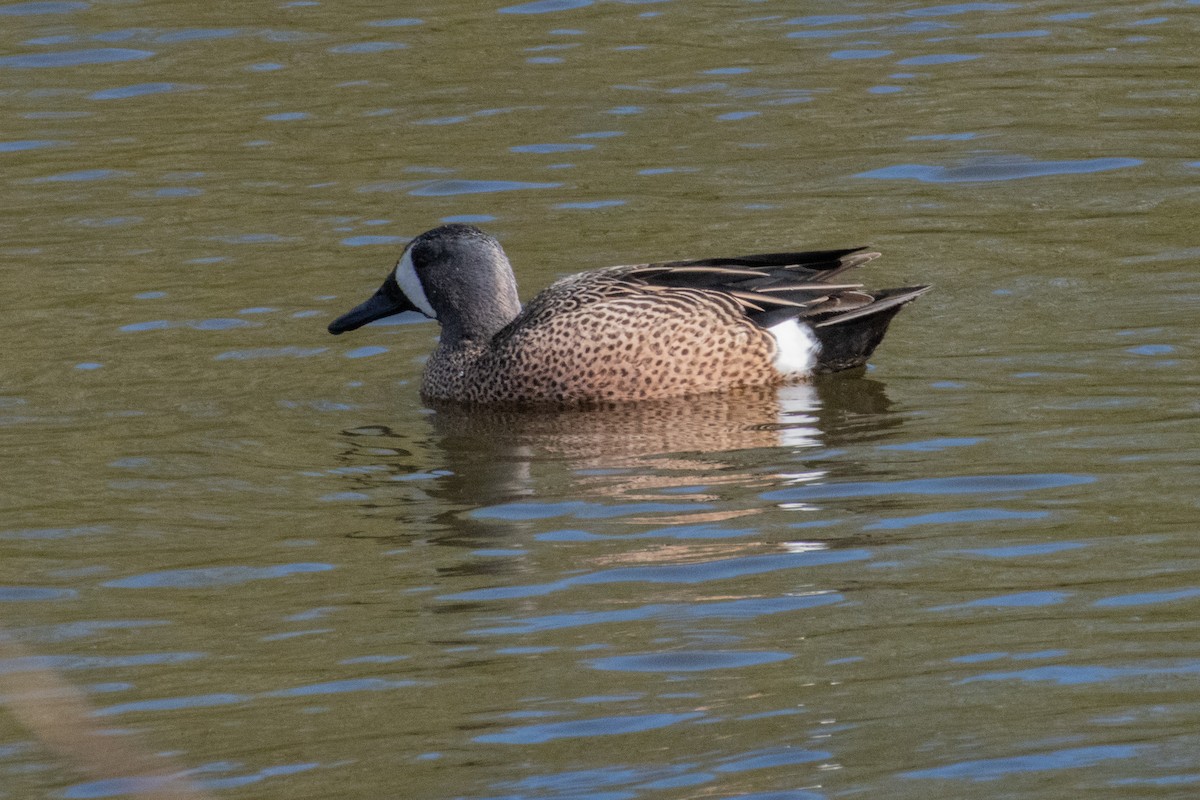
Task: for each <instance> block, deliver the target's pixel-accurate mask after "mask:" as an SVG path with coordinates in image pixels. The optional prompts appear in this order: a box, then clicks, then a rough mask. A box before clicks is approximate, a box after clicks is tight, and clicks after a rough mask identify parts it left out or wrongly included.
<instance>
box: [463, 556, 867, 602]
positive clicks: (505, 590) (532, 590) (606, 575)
mask: <svg viewBox="0 0 1200 800" xmlns="http://www.w3.org/2000/svg"><path fill="white" fill-rule="evenodd" d="M870 557H871V555H870V553H869V552H868V551H866V550H837V551H808V552H802V553H773V554H771V555H765V556H747V557H745V558H728V559H721V560H719V561H703V562H699V563H695V564H672V565H667V566H656V567H624V568H621V569H611V570H602V571H600V572H591V573H587V574H584V575H573V576H571V577H570V578H563V579H562V580H558V581H553V582H551V583H543V584H532V585H528V586H504V587H496V588H492V589H476V590H473V591H468V592H459V593H457V594H449V595H442V597H441V598H440V599H442V600H509V599H514V598H522V597H538V596H541V595H547V594H551V593H553V592H559V591H563V590H564V589H569V588H571V587H573V586H592V585H596V584H608V583H685V584H686V583H705V582H708V581H716V580H724V579H726V578H735V577H741V576H745V575H758V574H761V573H765V572H775V571H778V570H785V569H797V568H800V567H816V566H824V565H827V564H845V563H847V562H851V561H864V560H866V559H868V558H870Z"/></svg>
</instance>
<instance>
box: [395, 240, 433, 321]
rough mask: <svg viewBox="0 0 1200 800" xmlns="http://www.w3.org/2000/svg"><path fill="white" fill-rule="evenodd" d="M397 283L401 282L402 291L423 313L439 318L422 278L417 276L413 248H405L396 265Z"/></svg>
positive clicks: (431, 317)
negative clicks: (413, 260) (426, 294)
mask: <svg viewBox="0 0 1200 800" xmlns="http://www.w3.org/2000/svg"><path fill="white" fill-rule="evenodd" d="M396 283H398V284H400V291H402V292H404V296H405V297H407V298H408V299H409V300H412V304H413V305H414V306H416V307H417V308H418V309H419V310H420V311H421V313H422V314H424V315H425V316H427V317H429V318H430V319H437V313H436V312H434V310H433V306H431V305H429V298H428V297H426V296H425V287H424V286H422V285H421V279H420V278H419V277H417V270H416V269H415V268H414V267H413V263H412V251H411V250H405V251H404V255H403V256H401V257H400V263H399V264H397V265H396Z"/></svg>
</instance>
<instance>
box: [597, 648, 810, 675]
mask: <svg viewBox="0 0 1200 800" xmlns="http://www.w3.org/2000/svg"><path fill="white" fill-rule="evenodd" d="M789 658H792V654H791V653H780V652H770V651H767V650H759V651H749V650H685V651H678V650H676V651H670V652H665V653H642V654H639V655H628V656H609V657H608V658H596V659H593V660H591V661H589V662H588V666H590V667H591V668H592V669H598V670H606V671H613V672H707V671H709V670H714V669H740V668H742V667H754V666H758V665H759V664H773V663H775V662H776V661H786V660H788V659H789Z"/></svg>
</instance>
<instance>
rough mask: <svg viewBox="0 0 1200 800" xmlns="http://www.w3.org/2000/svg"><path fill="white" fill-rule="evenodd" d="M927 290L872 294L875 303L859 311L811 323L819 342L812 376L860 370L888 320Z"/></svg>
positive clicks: (894, 290)
mask: <svg viewBox="0 0 1200 800" xmlns="http://www.w3.org/2000/svg"><path fill="white" fill-rule="evenodd" d="M929 289H930V287H928V286H906V287H904V288H901V289H885V290H883V291H881V292H878V293H875V300H874V301H873V302H871V303H869V304H867V305H865V306H862V307H860V308H855V309H853V310H851V311H847V312H845V313H842V314H835V315H833V316H831V317H826V318H825V319H823V320H821V321H819V322H813V323H810V324H812V327H813V332H814V333H815V334H816V335H817V339H818V341H820V342H821V352H820V354H819V355H818V356H817V364H816V367H815V368H814V371H816V372H837V371H839V370H843V369H852V368H854V367H859V366H862V365H863V364H865V363H866V362H867V359H868V358H870V357H871V353H873V352H875V348H876V347H878V346H879V343H880V342H881V341H883V335H884V334H885V333H887V329H888V325H889V324H890V323H891V321H892V318H893V317H894V316H896V314H897V313H898V312H899V311H900V309H901V308H903V307H904V305H905V304H906V303H909V302H911V301H913V300H915V299H917V298H918V297H920V296H921V295H923V294H925V292H927V291H929Z"/></svg>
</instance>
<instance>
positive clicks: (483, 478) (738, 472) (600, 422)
mask: <svg viewBox="0 0 1200 800" xmlns="http://www.w3.org/2000/svg"><path fill="white" fill-rule="evenodd" d="M889 406H890V402H889V400H888V398H887V396H886V394H885V392H884V386H883V384H882V383H880V382H878V381H874V380H869V379H866V378H863V377H858V376H854V375H847V374H845V373H843V374H841V375H838V376H829V377H827V378H824V379H818V380H816V381H815V382H813V383H803V384H796V385H790V386H782V387H746V388H742V389H738V390H731V391H727V392H719V393H714V394H709V395H703V396H697V397H686V398H674V399H669V400H661V401H651V402H641V403H631V404H614V405H611V406H606V407H597V408H588V409H565V410H539V411H531V410H489V409H481V408H478V407H475V408H463V407H460V406H454V405H450V406H445V407H441V408H435V409H434V412H433V413H432V414H431V415H429V416H428V417H427V419H428V420H429V423H430V428H431V433H432V438H431V439H430V440H428V442H427V444H426V443H421V444H418V443H417V442H416V441H415V440H414V438H413V437H411V436H401V435H400V434H397V433H394V432H393V431H391V430H389V429H388V428H383V427H379V428H372V429H370V430H364V429H358V430H357V431H352V432H347V434H348V435H350V436H351V437H352V438H351V439H350V440H349V441H348V444H351V453H350V454H349V459H350V460H351V461H352V462H353V463H355V464H356V465H362V464H364V463H368V462H369V463H373V464H374V465H375V466H376V467H382V469H376V470H374V471H364V472H357V471H356V472H355V473H354V474H352V475H348V476H347V478H348V479H349V480H352V481H353V482H354V483H355V484H358V485H359V490H360V491H365V492H367V493H369V494H371V495H372V497H373V498H378V497H379V495H380V493H388V494H394V493H395V491H396V487H397V483H395V482H393V480H394V478H393V476H394V475H396V474H397V473H400V474H403V473H412V472H415V471H418V470H420V469H421V467H419V466H418V465H416V464H414V463H412V461H414V460H416V459H410V458H404V459H401V460H403V461H405V462H408V463H404V464H401V463H393V464H380V455H379V454H380V453H381V452H383V451H381V449H380V447H381V445H384V442H385V441H386V440H389V439H392V440H394V439H395V438H403V439H408V440H409V441H410V442H411V444H410V445H409V446H407V447H404V448H403V449H402V450H400V451H399V452H403V453H405V454H406V456H414V455H415V452H413V451H416V450H420V449H426V448H428V449H429V450H430V451H431V452H430V454H431V455H432V456H433V460H434V462H435V464H434V465H433V466H432V469H430V468H425V469H424V471H425V472H426V473H428V472H431V471H432V472H435V473H436V475H437V477H436V478H434V479H432V480H426V481H421V482H420V488H421V490H422V491H423V492H424V493H425V494H426V495H427V496H428V497H429V499H430V500H432V501H433V504H432V506H431V508H432V509H436V510H434V511H433V517H434V518H435V519H432V518H430V517H426V519H427V520H428V521H429V522H433V523H434V525H435V527H438V528H442V531H443V533H442V534H441V535H439V534H434V535H439V538H440V536H444V535H449V536H450V537H452V538H453V539H454V540H455V541H458V542H460V543H461V541H462V537H464V536H466V537H468V538H471V539H473V540H474V539H475V537H474V535H481V536H485V537H486V535H487V533H488V531H495V530H498V529H499V528H500V527H504V528H505V530H507V531H509V532H511V529H509V528H507V527H506V525H505V523H503V522H501V521H498V520H496V519H491V518H488V516H487V515H484V516H483V517H481V516H480V515H478V514H476V513H473V512H476V511H478V510H479V509H489V508H495V507H496V506H503V505H505V504H511V503H525V504H534V503H538V502H540V503H545V504H548V505H553V504H555V503H564V502H579V503H594V502H602V503H605V504H614V503H615V504H622V505H623V506H625V508H624V509H614V510H613V514H612V515H611V516H610V517H609V518H608V519H609V520H610V521H613V522H618V523H624V524H629V525H647V524H649V525H656V526H667V525H681V524H687V525H700V524H711V523H717V522H720V521H723V520H729V519H734V518H739V517H746V516H751V515H754V514H757V513H760V512H761V511H762V510H763V507H762V501H761V499H760V498H759V497H758V494H759V493H760V492H761V491H763V490H764V489H767V488H770V487H774V486H779V485H783V484H788V483H800V482H809V481H818V480H820V479H821V478H823V477H824V475H825V470H824V469H823V468H822V469H814V468H812V467H811V466H807V465H805V463H804V459H803V456H802V453H803V452H804V451H811V450H813V449H814V448H821V449H822V452H824V450H825V449H827V448H829V447H831V446H832V447H836V446H838V445H839V443H844V442H847V441H850V440H857V439H862V438H873V437H875V436H878V435H879V434H880V433H882V432H883V431H884V430H886V429H889V428H893V427H895V426H898V425H899V424H900V417H899V416H898V415H895V414H890V413H888V408H889ZM780 448H783V449H785V450H787V451H789V452H787V453H786V454H783V455H781V453H780ZM356 451H357V452H356ZM421 460H425V459H421ZM781 462H786V463H787V464H788V466H787V467H786V468H785V469H780V464H781ZM401 485H404V484H403V483H402V484H401ZM410 485H411V484H410ZM647 503H656V504H659V505H660V508H659V509H652V510H649V511H646V510H641V511H639V504H640V505H643V506H644V504H647ZM372 504H373V505H376V506H378V503H375V502H373V503H372ZM687 504H695V506H696V508H695V509H694V510H689V509H686V508H685V506H686V505H687ZM384 505H388V504H387V503H384ZM663 505H669V506H673V507H676V508H678V509H679V510H678V511H673V510H666V509H664V508H662V506H663ZM404 506H405V508H406V510H408V511H409V512H410V513H411V510H412V506H411V504H408V503H405V504H404ZM714 507H715V510H714ZM473 534H474V535H473ZM485 541H486V539H484V540H475V541H473V544H475V545H477V546H478V545H483V544H484V542H485ZM486 546H494V542H493V543H491V544H487V545H486Z"/></svg>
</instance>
